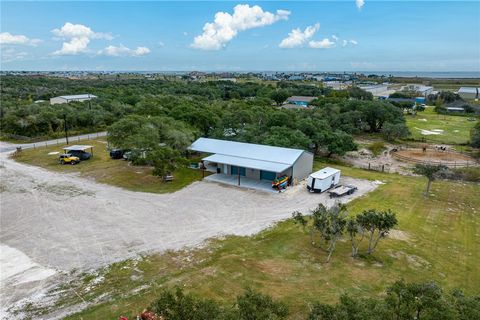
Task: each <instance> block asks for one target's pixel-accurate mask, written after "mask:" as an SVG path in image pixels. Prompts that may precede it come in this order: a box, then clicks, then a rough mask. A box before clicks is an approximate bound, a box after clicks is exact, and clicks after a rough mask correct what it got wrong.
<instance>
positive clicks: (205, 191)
mask: <svg viewBox="0 0 480 320" xmlns="http://www.w3.org/2000/svg"><path fill="white" fill-rule="evenodd" d="M0 157H1V158H0V163H1V168H0V173H1V185H0V190H1V193H0V195H1V220H0V222H1V234H0V243H1V244H2V246H1V247H0V249H1V256H2V258H3V259H2V260H1V261H0V267H1V269H2V274H3V273H4V274H7V275H8V276H5V277H2V278H1V280H2V292H1V300H2V306H1V307H2V309H4V310H5V308H8V307H9V306H12V304H14V303H17V302H18V301H19V300H21V299H23V298H28V297H30V298H31V299H34V297H33V298H32V295H34V296H37V298H39V299H41V296H40V297H39V293H40V292H41V290H42V289H45V288H46V287H48V286H49V285H50V284H51V283H53V282H58V281H62V280H61V279H62V277H65V274H66V272H70V271H71V270H73V269H77V270H90V269H94V268H98V267H100V266H104V265H107V264H110V263H112V262H114V261H119V260H124V259H127V258H130V257H133V256H135V255H138V254H139V253H146V252H149V251H150V252H151V251H164V250H168V249H179V248H182V247H185V246H195V245H198V244H200V243H202V241H204V240H205V239H207V238H210V237H214V236H219V235H223V234H235V235H249V234H253V233H256V232H258V231H260V230H262V229H264V228H266V227H268V226H269V225H271V224H272V223H273V222H275V221H278V220H282V219H285V218H288V217H290V215H291V212H292V211H294V210H302V211H306V210H308V209H310V208H313V207H314V206H315V205H317V204H318V203H319V202H323V203H325V204H331V203H332V200H330V199H328V198H327V195H326V194H322V195H318V194H310V193H308V192H306V191H305V189H304V186H299V187H297V188H294V189H291V190H289V191H288V192H285V193H282V194H275V193H266V192H259V191H252V190H245V189H241V188H237V187H228V186H224V185H218V184H216V183H213V182H196V183H193V184H191V185H190V186H188V187H186V188H184V189H182V190H180V191H178V192H175V193H171V194H149V193H139V192H132V191H126V190H123V189H119V188H115V187H111V186H108V185H103V184H98V183H95V182H92V181H90V180H87V179H83V178H79V177H78V176H75V175H72V174H60V173H54V172H50V171H47V170H44V169H41V168H38V167H32V166H26V165H23V164H20V163H17V162H15V161H13V160H10V159H8V158H7V156H6V154H5V153H3V154H0ZM343 183H348V184H354V185H356V186H357V187H358V192H357V193H355V194H354V195H352V196H349V197H348V198H344V199H343V200H344V201H349V200H351V199H352V198H354V197H359V196H361V195H363V194H365V193H367V192H369V191H371V190H373V189H374V188H375V187H376V184H375V183H373V182H370V181H364V180H356V179H355V180H354V179H350V178H344V179H343ZM12 261H16V263H11V262H12ZM1 317H2V315H1V313H0V318H1Z"/></svg>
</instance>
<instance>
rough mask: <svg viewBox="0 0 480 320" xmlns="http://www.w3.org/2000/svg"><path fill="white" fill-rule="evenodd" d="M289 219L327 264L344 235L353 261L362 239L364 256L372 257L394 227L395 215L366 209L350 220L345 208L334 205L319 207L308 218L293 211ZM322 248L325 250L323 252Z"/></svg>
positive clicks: (389, 212) (387, 211) (395, 223)
mask: <svg viewBox="0 0 480 320" xmlns="http://www.w3.org/2000/svg"><path fill="white" fill-rule="evenodd" d="M292 216H293V220H294V221H295V223H297V224H299V225H301V226H302V228H303V229H304V230H305V231H306V232H308V233H309V234H310V238H311V243H312V245H313V246H316V247H318V248H321V249H323V250H325V251H326V252H327V262H329V261H330V258H331V256H332V254H333V253H334V251H335V248H336V245H337V242H338V241H339V240H340V239H341V238H342V237H343V236H344V235H347V236H348V238H349V240H350V243H351V246H352V257H354V258H356V257H358V255H359V248H360V244H361V243H362V241H363V240H364V239H367V241H368V249H367V250H366V252H365V254H367V255H369V254H372V253H373V252H374V251H375V249H376V247H377V245H378V242H379V241H380V239H382V238H384V237H386V236H387V235H388V233H389V231H390V230H391V229H392V228H393V227H395V226H396V225H397V218H396V215H395V214H394V213H393V212H391V211H390V210H385V211H379V210H375V209H369V210H365V211H363V212H362V213H361V214H359V215H357V216H356V217H349V214H348V211H347V207H346V206H345V205H343V204H340V203H336V204H335V205H333V206H332V207H331V208H326V207H325V206H324V205H323V204H319V205H318V206H317V208H315V209H314V210H312V212H311V215H309V216H305V215H304V214H302V213H301V212H298V211H295V212H294V213H293V214H292ZM317 238H320V241H318V242H317V241H316V239H317ZM322 245H324V246H325V247H323V248H322Z"/></svg>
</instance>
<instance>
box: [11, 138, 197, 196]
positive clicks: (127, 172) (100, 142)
mask: <svg viewBox="0 0 480 320" xmlns="http://www.w3.org/2000/svg"><path fill="white" fill-rule="evenodd" d="M75 143H77V141H75ZM78 144H88V145H92V146H93V147H94V149H93V154H94V156H93V157H92V159H90V160H87V161H82V162H80V163H79V164H77V165H74V166H72V165H60V164H58V155H48V153H49V152H53V151H60V152H61V151H62V147H63V146H64V145H63V144H60V145H58V146H49V147H47V148H46V147H40V148H37V149H26V150H24V151H22V152H21V153H20V155H19V156H18V157H16V159H15V160H17V161H19V162H23V163H27V164H31V165H36V166H40V167H42V168H46V169H49V170H53V171H59V172H78V173H80V174H81V175H82V176H84V177H88V178H93V179H95V181H97V182H100V183H106V184H110V185H113V186H117V187H121V188H125V189H128V190H132V191H142V192H153V193H165V192H173V191H177V190H179V189H181V188H183V187H185V186H187V185H189V184H190V183H192V182H194V181H198V180H201V179H202V173H201V171H199V170H193V169H189V168H180V169H178V170H176V171H175V172H173V176H174V180H173V181H172V182H163V181H162V180H161V179H160V178H159V177H155V176H153V175H152V174H151V173H152V168H151V167H139V166H131V165H129V163H128V162H127V161H124V160H112V159H110V157H109V153H108V151H107V142H106V141H105V139H103V138H100V139H96V140H85V141H80V142H78ZM197 160H198V159H197ZM192 162H195V161H193V160H192Z"/></svg>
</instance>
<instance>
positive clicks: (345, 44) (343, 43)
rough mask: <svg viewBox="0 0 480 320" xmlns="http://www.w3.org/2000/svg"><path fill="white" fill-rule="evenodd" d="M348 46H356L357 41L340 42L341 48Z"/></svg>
mask: <svg viewBox="0 0 480 320" xmlns="http://www.w3.org/2000/svg"><path fill="white" fill-rule="evenodd" d="M348 44H351V45H354V46H356V45H357V44H358V41H357V40H342V46H343V47H346V46H347V45H348Z"/></svg>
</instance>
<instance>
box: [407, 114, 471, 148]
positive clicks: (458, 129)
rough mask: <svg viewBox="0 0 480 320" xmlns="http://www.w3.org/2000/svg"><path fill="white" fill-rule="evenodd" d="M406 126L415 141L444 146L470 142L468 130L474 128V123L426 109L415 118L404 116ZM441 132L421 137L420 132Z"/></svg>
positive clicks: (463, 118)
mask: <svg viewBox="0 0 480 320" xmlns="http://www.w3.org/2000/svg"><path fill="white" fill-rule="evenodd" d="M405 117H406V120H407V126H408V128H409V129H410V132H411V133H412V137H413V138H415V139H422V138H425V139H427V142H433V143H445V144H465V143H467V142H468V141H469V140H470V130H471V129H472V128H473V127H474V126H475V123H476V122H475V121H469V120H468V117H462V116H450V115H440V114H437V113H436V112H435V111H433V107H428V108H427V109H426V110H425V111H423V112H419V113H417V115H416V116H412V115H406V116H405ZM420 129H422V130H428V131H432V130H434V129H439V130H443V132H440V133H441V134H438V135H423V134H422V133H421V130H420Z"/></svg>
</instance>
